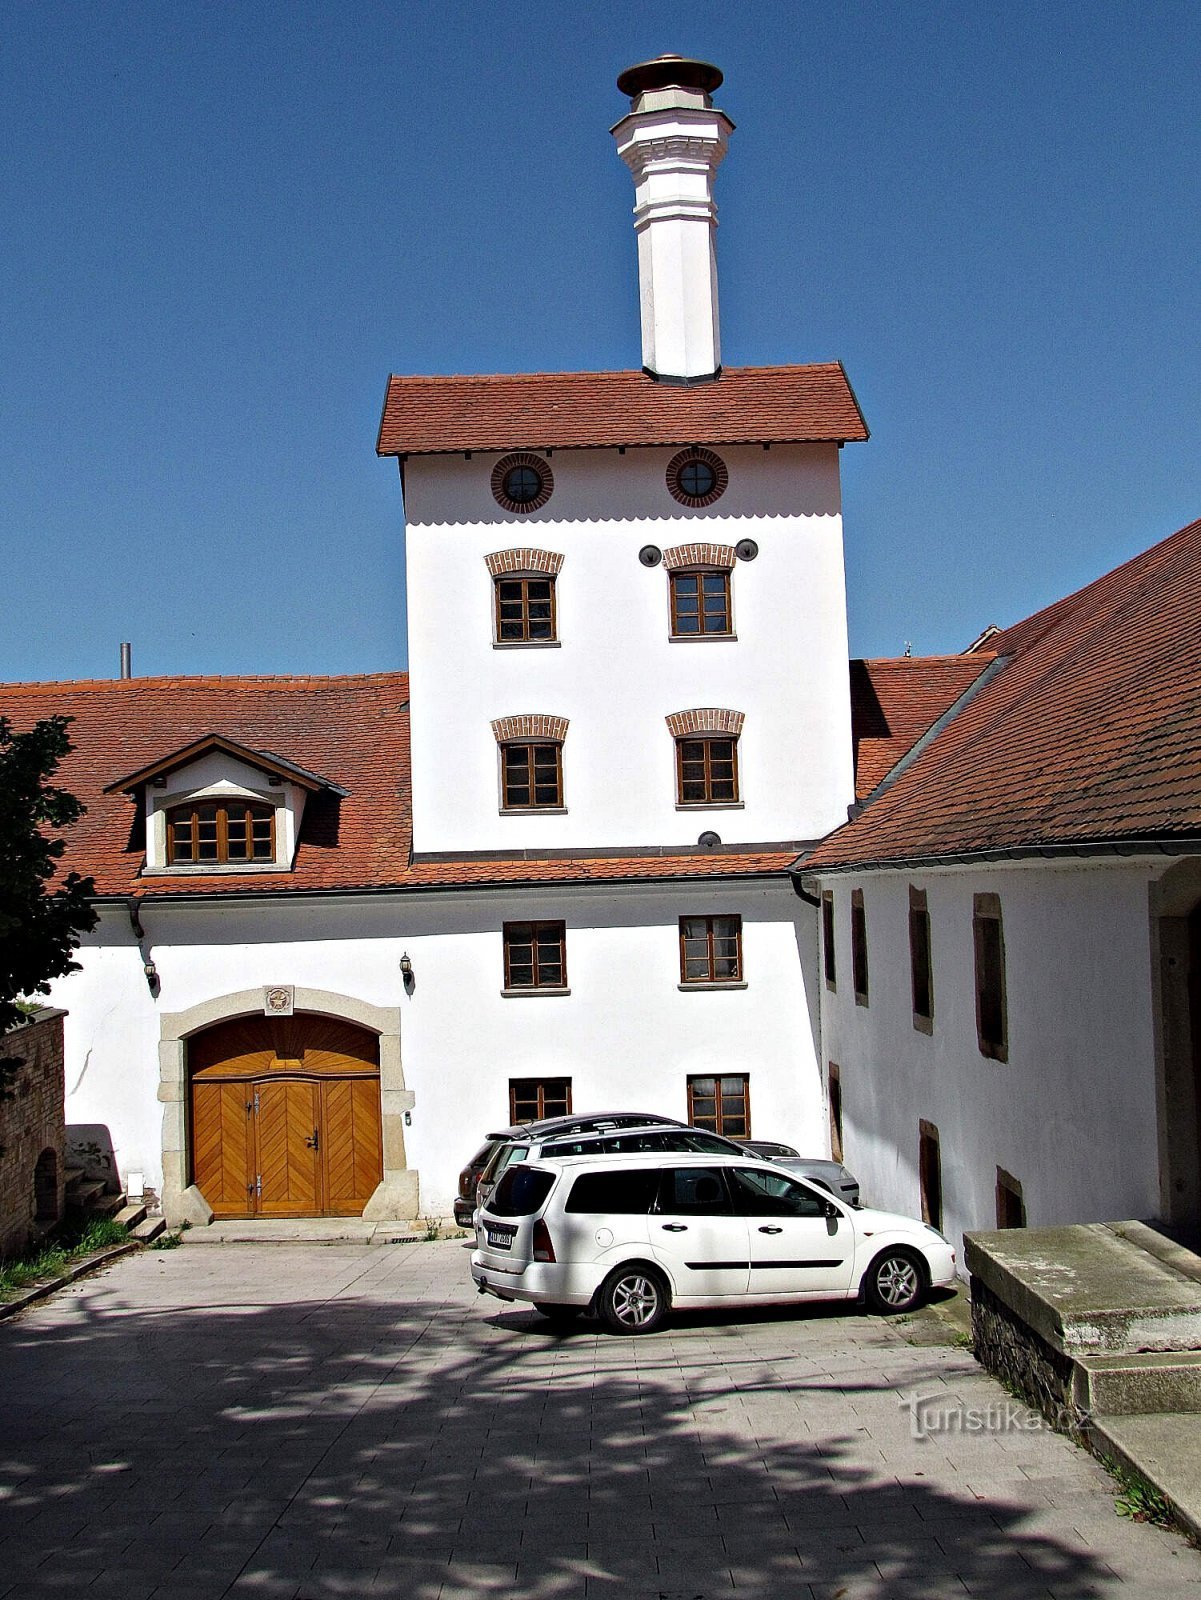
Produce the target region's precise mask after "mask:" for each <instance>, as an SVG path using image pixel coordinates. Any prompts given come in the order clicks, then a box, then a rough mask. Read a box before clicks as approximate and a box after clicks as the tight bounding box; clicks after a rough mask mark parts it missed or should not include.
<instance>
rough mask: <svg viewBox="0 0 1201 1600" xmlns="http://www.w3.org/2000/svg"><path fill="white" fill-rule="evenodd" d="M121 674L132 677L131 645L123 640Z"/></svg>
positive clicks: (124, 676)
mask: <svg viewBox="0 0 1201 1600" xmlns="http://www.w3.org/2000/svg"><path fill="white" fill-rule="evenodd" d="M121 676H122V677H123V678H132V677H133V645H131V644H130V643H128V641H125V642H123V643H122V645H121Z"/></svg>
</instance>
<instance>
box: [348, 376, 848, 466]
mask: <svg viewBox="0 0 1201 1600" xmlns="http://www.w3.org/2000/svg"><path fill="white" fill-rule="evenodd" d="M867 436H868V435H867V424H866V423H865V422H864V420H863V414H862V412H861V411H860V410H859V403H858V401H857V400H856V399H855V396H854V393H853V392H852V390H851V386H850V384H849V383H848V382H847V375H846V373H845V372H844V371H843V368H842V363H841V362H839V361H826V362H821V363H817V364H814V365H811V366H803V367H727V368H726V369H725V370H724V371H723V372H722V374H721V376H720V377H719V378H715V379H713V381H712V382H709V383H698V384H690V385H682V384H670V383H656V382H655V380H654V379H653V378H648V377H647V376H646V374H645V373H643V372H526V373H514V374H505V373H501V374H495V375H492V376H485V377H423V378H417V377H399V378H398V377H392V378H389V380H388V393H387V396H386V398H385V401H384V415H383V419H382V420H381V422H380V430H379V441H378V443H377V445H376V449H377V450H378V452H379V454H380V455H382V456H389V455H436V454H439V453H441V452H444V451H452V450H518V449H523V450H549V449H559V450H568V449H576V450H586V449H594V448H598V447H602V446H615V445H676V444H678V445H684V444H759V443H764V442H766V443H783V442H785V441H790V442H799V441H807V440H812V441H816V440H848V439H866V438H867Z"/></svg>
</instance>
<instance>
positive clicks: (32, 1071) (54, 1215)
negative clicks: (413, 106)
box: [0, 1010, 66, 1257]
mask: <svg viewBox="0 0 1201 1600" xmlns="http://www.w3.org/2000/svg"><path fill="white" fill-rule="evenodd" d="M65 1016H66V1012H65V1011H50V1010H46V1011H42V1012H40V1013H39V1014H38V1016H37V1017H36V1018H35V1019H34V1020H33V1021H31V1022H28V1023H25V1024H24V1025H23V1026H21V1027H19V1028H14V1029H13V1030H12V1032H11V1033H7V1034H5V1036H4V1038H3V1039H0V1058H3V1059H5V1060H8V1061H13V1060H16V1061H20V1062H21V1063H22V1065H21V1066H20V1067H19V1068H18V1069H17V1071H16V1073H15V1074H14V1075H13V1077H12V1078H10V1080H9V1082H8V1088H7V1093H6V1094H5V1096H4V1098H3V1099H0V1257H2V1256H6V1255H12V1254H14V1253H15V1252H16V1251H18V1250H22V1249H24V1247H25V1246H26V1245H27V1244H28V1243H29V1241H30V1239H31V1238H33V1237H35V1236H36V1235H38V1234H40V1233H45V1232H46V1231H47V1230H48V1229H50V1228H52V1227H53V1226H54V1225H55V1223H57V1222H58V1221H59V1220H60V1219H61V1218H62V1214H63V1185H64V1182H65V1176H66V1175H65V1168H64V1160H63V1154H64V1152H63V1137H64V1136H63V1089H64V1083H63V1018H64V1017H65Z"/></svg>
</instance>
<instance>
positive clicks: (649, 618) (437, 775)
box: [405, 445, 852, 852]
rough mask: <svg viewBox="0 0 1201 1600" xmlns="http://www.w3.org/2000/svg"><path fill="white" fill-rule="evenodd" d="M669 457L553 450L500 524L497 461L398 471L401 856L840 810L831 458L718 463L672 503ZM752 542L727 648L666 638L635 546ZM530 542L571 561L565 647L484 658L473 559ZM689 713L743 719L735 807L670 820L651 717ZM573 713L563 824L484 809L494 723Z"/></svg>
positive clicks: (843, 688)
mask: <svg viewBox="0 0 1201 1600" xmlns="http://www.w3.org/2000/svg"><path fill="white" fill-rule="evenodd" d="M674 453H675V452H674V451H672V450H659V449H637V450H634V449H631V450H629V451H628V452H627V453H626V454H625V455H620V454H619V453H618V452H617V451H616V450H575V451H555V452H554V454H553V456H552V457H551V463H550V464H551V467H552V469H553V472H554V478H555V492H554V494H553V495H552V497H551V499H550V501H549V502H548V503H547V505H546V506H544V507H543V508H542V509H541V510H540V511H536V512H533V513H531V514H529V515H526V516H518V515H515V514H511V513H508V512H505V511H503V510H502V509H501V508H500V507H499V506H498V505H497V503H496V501H495V500H494V499H493V497H492V494H491V490H490V487H489V484H490V478H491V473H492V468H493V466H494V465H495V463H496V461H497V460H498V459H499V457H498V456H497V455H495V454H491V455H489V454H479V453H477V454H473V455H472V457H471V459H470V460H469V461H468V460H464V459H463V457H462V456H454V457H450V456H437V457H425V458H414V459H411V460H409V461H408V462H406V464H405V512H406V517H407V523H408V531H407V535H406V548H407V576H408V592H409V596H410V606H409V659H410V681H411V692H412V709H411V723H412V768H413V812H414V848H415V849H416V850H417V851H419V852H420V851H441V850H450V851H453V850H495V849H499V850H508V849H527V848H531V847H533V848H539V849H562V848H566V847H578V846H585V847H587V846H604V847H611V846H629V845H649V844H654V845H663V844H675V845H681V844H694V843H695V842H696V840H697V838H698V837H699V835H700V834H701V833H702V832H703V831H705V830H706V829H710V828H711V829H714V830H715V831H716V832H717V833H718V834H719V835H720V836H721V838H722V839H723V840H724V841H725V842H726V843H735V842H767V841H776V840H792V839H814V838H817V837H820V836H821V835H823V834H825V833H827V832H828V831H829V830H830V829H831V828H832V827H834V826H836V825H837V824H839V823H841V822H844V821H845V820H846V806H847V803H848V801H849V800H850V798H851V797H852V773H851V744H850V709H849V696H848V689H847V636H846V600H845V588H844V579H843V557H842V519H841V512H840V503H839V485H838V451H837V448H836V447H835V446H834V445H788V446H785V445H776V446H773V447H772V449H771V450H764V449H763V448H762V447H761V446H758V445H756V446H742V447H739V448H736V449H723V450H722V451H721V455H722V458H723V459H724V460H725V462H726V465H727V467H728V469H729V478H730V481H729V487H728V489H727V490H726V493H725V494H724V495H723V496H722V498H721V499H720V500H718V501H717V502H715V504H714V505H712V506H710V507H708V508H706V509H703V510H695V509H690V508H687V507H684V506H681V505H678V504H677V503H676V502H675V501H674V500H673V499H672V497H671V495H670V494H669V493H668V491H667V488H666V485H665V482H664V474H665V471H666V468H667V464H668V462H669V461H670V459H671V457H672V455H673V454H674ZM744 538H753V539H754V540H755V541H756V542H757V544H758V546H759V555H758V557H757V559H755V560H754V561H750V562H746V561H739V562H737V563H736V565H735V568H734V572H733V574H732V590H733V612H734V627H735V630H736V633H737V638H736V639H735V640H726V639H722V640H716V639H708V640H697V641H688V642H673V641H671V640H670V638H669V632H670V617H669V610H668V585H667V575H666V573H665V571H664V569H663V567H662V566H660V567H652V568H647V567H643V566H641V565H640V564H639V561H638V552H639V550H640V549H641V548H642V546H643V545H647V544H654V545H657V546H658V547H659V548H660V549H667V548H669V547H671V546H673V545H679V544H685V543H689V542H693V541H705V542H714V543H720V544H727V545H736V544H737V543H738V541H739V540H740V539H744ZM514 546H534V547H536V548H540V549H547V550H552V551H555V552H558V553H559V554H561V555H562V556H563V557H564V562H563V568H562V572H561V573H560V575H559V578H558V588H557V597H558V633H559V639H560V641H561V643H560V645H559V647H558V648H523V649H500V650H497V649H494V648H493V612H492V606H493V586H492V579H491V577H490V575H489V573H488V570H487V568H486V566H485V564H484V557H485V556H486V555H488V554H490V553H491V552H493V551H498V550H504V549H508V548H512V547H514ZM697 706H706V707H707V706H718V707H723V708H729V709H733V710H736V711H742V712H744V713H745V716H746V722H745V725H744V729H743V733H742V738H741V742H740V749H739V762H740V777H741V793H742V800H743V808H742V809H740V810H724V809H719V808H713V809H707V810H694V809H689V810H687V811H679V810H677V809H676V785H675V748H674V744H673V741H672V738H671V736H670V734H669V732H668V730H667V727H666V725H665V722H664V718H665V717H666V716H667V715H668V714H669V713H671V712H674V711H681V710H685V709H689V708H692V707H697ZM530 711H532V712H547V713H551V714H553V715H556V716H563V717H567V718H568V719H569V720H570V728H569V731H568V734H567V739H566V743H565V745H564V751H563V769H564V791H565V800H566V807H567V809H566V813H565V814H564V815H559V816H538V815H523V816H514V815H506V816H502V815H500V814H499V807H500V794H499V761H498V755H497V748H496V744H495V741H494V739H493V736H492V732H491V729H490V723H491V722H492V720H493V719H494V718H496V717H502V716H508V715H510V714H513V713H520V712H530Z"/></svg>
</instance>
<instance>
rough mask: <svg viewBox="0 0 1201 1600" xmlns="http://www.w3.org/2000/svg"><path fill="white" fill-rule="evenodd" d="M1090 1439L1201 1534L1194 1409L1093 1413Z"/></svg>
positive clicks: (1200, 1452) (1200, 1459)
mask: <svg viewBox="0 0 1201 1600" xmlns="http://www.w3.org/2000/svg"><path fill="white" fill-rule="evenodd" d="M1088 1434H1089V1443H1090V1444H1091V1446H1092V1448H1093V1450H1095V1451H1096V1453H1097V1455H1099V1456H1100V1457H1101V1458H1102V1460H1106V1459H1109V1460H1114V1461H1117V1462H1118V1463H1119V1464H1120V1465H1122V1466H1124V1467H1128V1468H1130V1469H1131V1470H1133V1471H1134V1472H1136V1473H1138V1474H1139V1475H1140V1476H1141V1477H1143V1478H1145V1479H1146V1480H1147V1482H1148V1483H1149V1484H1150V1485H1151V1487H1152V1488H1153V1489H1158V1491H1159V1492H1160V1494H1162V1495H1163V1496H1164V1498H1165V1499H1166V1500H1167V1502H1168V1504H1169V1506H1170V1507H1171V1510H1172V1514H1173V1515H1174V1516H1175V1518H1176V1520H1177V1522H1178V1523H1179V1524H1180V1526H1181V1527H1183V1528H1184V1529H1185V1530H1186V1531H1187V1532H1188V1533H1190V1534H1192V1536H1193V1538H1194V1539H1197V1538H1201V1428H1199V1427H1198V1426H1197V1416H1196V1413H1195V1412H1192V1411H1186V1412H1183V1413H1172V1412H1157V1413H1155V1414H1153V1415H1151V1416H1129V1417H1093V1418H1092V1419H1091V1421H1090V1422H1089V1425H1088Z"/></svg>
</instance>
